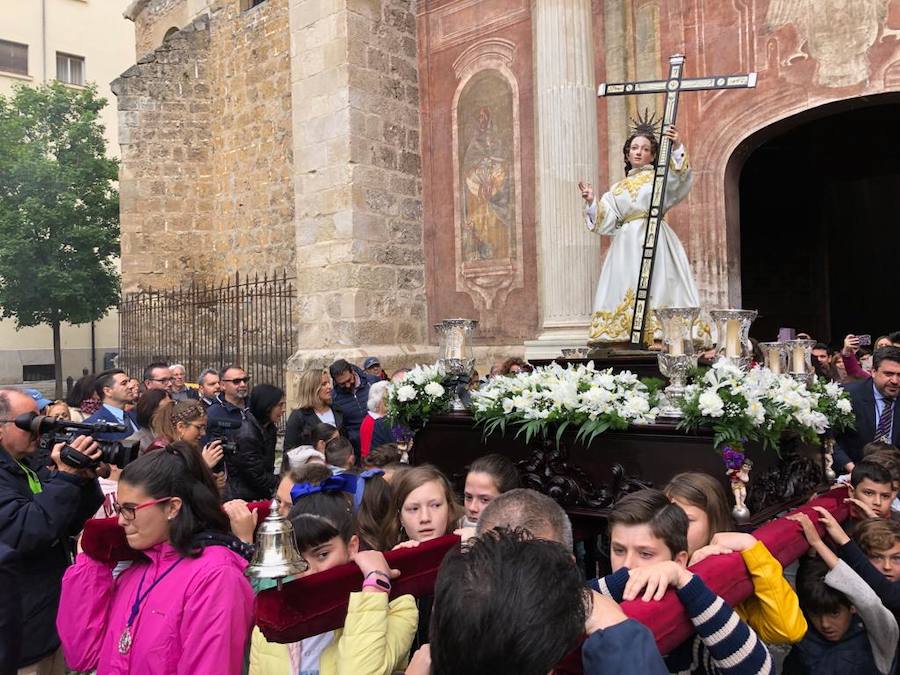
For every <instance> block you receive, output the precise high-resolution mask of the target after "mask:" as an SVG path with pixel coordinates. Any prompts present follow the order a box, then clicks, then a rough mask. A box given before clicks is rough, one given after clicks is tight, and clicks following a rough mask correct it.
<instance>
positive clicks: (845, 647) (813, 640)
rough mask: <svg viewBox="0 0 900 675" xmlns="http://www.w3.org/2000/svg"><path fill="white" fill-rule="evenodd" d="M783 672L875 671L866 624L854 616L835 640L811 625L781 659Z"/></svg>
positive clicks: (854, 674) (869, 674)
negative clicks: (828, 638)
mask: <svg viewBox="0 0 900 675" xmlns="http://www.w3.org/2000/svg"><path fill="white" fill-rule="evenodd" d="M781 672H782V673H783V674H784V675H878V668H876V667H875V659H874V658H872V647H871V645H870V644H869V636H868V635H867V634H866V628H865V626H863V623H862V621H860V620H859V619H858V618H857V617H856V616H854V617H853V620H852V622H851V624H850V628H849V629H848V630H847V633H846V634H845V635H844V637H843V638H841V640H840V641H838V642H831V641H830V640H826V639H825V638H824V637H822V635H821V634H820V633H819V632H818V631H817V630H816V629H815V628H813V626H812V623H810V625H809V629H808V630H807V631H806V635H805V636H804V638H803V639H802V640H800V642H798V643H797V644H795V645H794V646H793V647H792V648H791V653H790V654H788V655H787V658H786V659H785V660H784V666H783V667H782V670H781Z"/></svg>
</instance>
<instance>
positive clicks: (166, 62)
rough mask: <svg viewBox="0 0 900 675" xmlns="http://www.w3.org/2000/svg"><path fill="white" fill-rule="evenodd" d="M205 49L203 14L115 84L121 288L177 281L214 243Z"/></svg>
mask: <svg viewBox="0 0 900 675" xmlns="http://www.w3.org/2000/svg"><path fill="white" fill-rule="evenodd" d="M208 50H209V21H208V20H207V19H205V18H204V19H198V20H197V21H195V22H194V23H192V24H191V25H190V26H186V27H185V28H184V29H182V30H181V31H180V32H178V33H176V34H175V35H173V36H172V37H170V38H169V39H168V40H167V41H166V42H165V43H164V44H163V46H161V47H160V48H159V49H157V50H155V51H153V52H151V53H149V54H147V55H145V56H143V57H141V58H140V60H139V62H138V63H137V64H136V65H134V66H132V67H131V68H129V69H128V70H127V71H125V72H124V73H123V74H122V76H121V77H120V78H119V79H117V80H116V81H115V82H113V84H112V89H113V93H115V94H116V97H117V103H118V107H119V144H120V146H121V162H122V164H121V168H120V170H119V189H120V193H121V194H120V204H121V206H120V214H121V215H120V218H121V231H122V237H121V239H122V288H123V290H124V291H131V290H135V289H136V288H137V287H139V286H142V287H148V286H156V287H172V286H177V285H180V284H181V283H183V282H185V281H187V280H188V278H190V277H191V276H192V274H193V272H194V271H195V270H202V269H203V265H202V264H201V262H200V260H199V259H197V258H195V255H196V254H197V253H198V252H201V251H205V250H209V249H210V247H211V244H212V237H211V225H212V220H211V213H212V194H211V191H210V188H211V181H210V179H209V176H210V145H211V136H210V111H211V109H212V95H211V92H212V89H211V86H210V69H209V63H208Z"/></svg>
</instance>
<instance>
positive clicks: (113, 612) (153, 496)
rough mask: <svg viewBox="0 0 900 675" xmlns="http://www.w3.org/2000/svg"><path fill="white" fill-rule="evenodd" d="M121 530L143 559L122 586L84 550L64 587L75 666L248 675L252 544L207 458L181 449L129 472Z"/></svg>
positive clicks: (64, 624)
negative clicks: (237, 527) (238, 534)
mask: <svg viewBox="0 0 900 675" xmlns="http://www.w3.org/2000/svg"><path fill="white" fill-rule="evenodd" d="M118 498H119V503H118V504H117V505H116V511H117V513H118V518H119V525H120V526H121V527H123V528H124V530H125V536H126V539H127V540H128V544H129V546H131V548H132V549H134V550H135V551H137V552H139V555H138V556H137V560H136V561H135V562H134V563H133V564H132V565H131V567H129V568H128V569H127V570H125V571H124V572H122V574H121V575H119V577H118V578H116V579H115V580H114V579H113V576H112V570H111V569H110V567H109V565H107V564H106V563H105V562H100V561H97V560H94V559H92V558H90V557H88V556H87V555H86V554H84V553H82V554H80V555H79V556H78V559H77V561H76V563H75V565H73V566H72V567H70V568H69V569H68V570H67V572H66V574H65V576H64V577H63V582H62V597H61V599H60V607H59V614H58V616H57V628H58V631H59V634H60V639H61V641H62V645H63V652H64V654H65V657H66V663H67V664H68V665H69V667H70V668H73V669H75V670H77V671H91V670H96V671H97V672H100V673H111V674H117V673H123V674H124V673H131V674H132V675H141V674H142V673H150V672H153V673H166V674H168V673H181V672H196V673H213V672H220V673H239V672H241V668H242V664H243V657H244V649H245V646H246V643H247V639H248V637H249V635H250V629H251V626H252V622H253V593H252V590H251V587H250V584H249V582H248V581H247V579H246V577H245V576H244V568H245V567H246V566H247V561H246V559H245V558H244V557H243V555H244V554H246V553H247V547H245V546H244V545H242V544H240V542H238V541H237V539H235V538H234V537H233V536H232V535H231V534H230V533H229V523H228V518H227V516H226V515H225V513H224V511H222V509H221V507H220V506H219V497H218V494H217V491H216V486H215V483H214V482H213V478H212V474H211V473H210V471H209V468H208V467H207V466H206V465H205V463H204V462H203V461H202V459H201V457H200V454H199V453H198V452H196V450H195V449H193V448H191V447H190V446H189V445H187V444H185V443H175V444H173V445H171V446H168V447H166V448H164V449H161V450H158V451H156V452H150V453H147V454H145V455H142V456H141V457H139V458H138V459H137V460H135V461H134V462H132V463H131V464H129V465H128V466H126V467H125V469H124V470H123V471H122V476H121V478H120V479H119V488H118Z"/></svg>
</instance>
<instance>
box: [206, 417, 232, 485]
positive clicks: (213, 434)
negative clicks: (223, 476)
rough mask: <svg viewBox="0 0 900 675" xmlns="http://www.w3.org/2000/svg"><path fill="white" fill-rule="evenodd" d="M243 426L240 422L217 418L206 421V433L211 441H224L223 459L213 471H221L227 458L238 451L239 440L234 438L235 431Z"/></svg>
mask: <svg viewBox="0 0 900 675" xmlns="http://www.w3.org/2000/svg"><path fill="white" fill-rule="evenodd" d="M240 428H241V423H240V422H235V421H232V420H223V419H215V420H208V421H207V422H206V433H207V437H208V438H209V442H210V443H212V442H213V441H222V452H223V453H224V454H223V455H222V459H220V460H219V462H218V464H216V465H215V466H214V467H213V468H212V472H213V473H220V472H221V471H222V469H223V468H224V464H225V458H226V457H228V456H229V455H231V454H233V453H235V452H236V451H237V442H236V441H235V440H234V438H232V436H233V435H234V432H235V431H236V430H238V429H240Z"/></svg>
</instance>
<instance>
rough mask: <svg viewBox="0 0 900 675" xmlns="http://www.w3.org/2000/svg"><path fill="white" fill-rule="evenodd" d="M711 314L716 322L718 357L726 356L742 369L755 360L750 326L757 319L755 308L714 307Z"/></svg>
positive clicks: (745, 368)
mask: <svg viewBox="0 0 900 675" xmlns="http://www.w3.org/2000/svg"><path fill="white" fill-rule="evenodd" d="M709 314H710V316H711V317H712V319H713V321H715V322H716V336H717V338H716V339H717V344H716V358H717V359H718V358H725V359H726V360H727V361H729V362H730V363H731V364H732V365H734V366H737V367H738V368H740V369H741V370H747V368H749V367H750V362H751V361H752V360H753V345H752V344H751V343H750V326H751V325H752V324H753V321H754V320H755V319H756V314H757V312H756V310H755V309H714V310H712V311H710V313H709Z"/></svg>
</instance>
